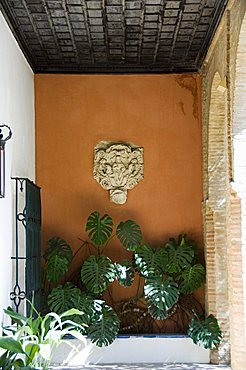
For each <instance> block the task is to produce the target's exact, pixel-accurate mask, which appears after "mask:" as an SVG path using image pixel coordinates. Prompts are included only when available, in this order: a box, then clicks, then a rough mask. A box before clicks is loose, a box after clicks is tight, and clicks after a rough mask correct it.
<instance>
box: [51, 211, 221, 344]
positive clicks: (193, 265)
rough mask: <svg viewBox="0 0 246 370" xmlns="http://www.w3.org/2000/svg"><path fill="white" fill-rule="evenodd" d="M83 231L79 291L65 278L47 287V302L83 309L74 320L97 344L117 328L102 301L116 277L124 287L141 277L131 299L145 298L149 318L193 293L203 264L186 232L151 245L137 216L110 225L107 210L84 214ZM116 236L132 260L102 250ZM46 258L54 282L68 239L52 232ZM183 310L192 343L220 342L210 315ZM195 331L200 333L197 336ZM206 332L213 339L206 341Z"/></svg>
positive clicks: (168, 312)
mask: <svg viewBox="0 0 246 370" xmlns="http://www.w3.org/2000/svg"><path fill="white" fill-rule="evenodd" d="M86 232H88V237H89V239H90V241H89V242H88V243H90V245H92V246H93V251H94V254H90V255H89V257H88V258H87V259H86V260H85V261H84V263H83V264H82V267H81V281H82V284H83V287H84V289H83V291H82V290H81V289H79V288H78V287H76V286H74V285H73V284H72V283H71V282H66V283H65V284H64V285H58V286H56V287H54V288H53V289H52V290H51V292H50V294H49V297H48V304H49V307H50V309H51V310H53V311H55V312H57V313H58V314H59V313H62V312H64V311H66V310H69V309H71V308H76V309H78V310H80V311H82V312H83V313H84V314H83V316H79V317H74V318H73V320H74V321H76V322H78V323H79V322H80V320H83V322H86V324H87V325H88V327H87V329H85V333H86V334H87V335H88V336H89V338H90V339H91V340H92V342H94V343H96V344H97V345H98V346H103V345H109V344H111V343H112V342H113V340H114V339H115V338H116V336H117V334H118V332H119V329H120V320H119V317H118V316H117V313H116V312H115V311H114V309H113V307H110V306H109V305H108V304H107V303H106V301H105V300H104V293H105V292H106V291H107V290H108V289H109V286H110V284H111V283H113V282H114V281H115V280H117V281H118V283H119V284H121V285H122V286H123V287H125V288H127V287H129V286H130V285H131V284H132V283H133V281H134V278H137V279H139V280H140V281H142V284H140V283H139V284H138V286H139V287H140V286H141V287H143V288H142V289H141V288H140V289H138V292H137V296H136V297H135V298H134V300H135V301H136V302H137V301H139V300H141V301H142V302H144V304H145V305H146V307H147V310H148V314H149V315H150V316H151V317H152V318H153V320H166V319H168V318H170V317H172V315H173V314H174V313H175V311H176V310H177V308H178V307H179V306H181V303H180V302H181V301H182V298H183V297H184V296H188V295H191V294H192V293H193V292H194V291H195V290H197V289H198V288H199V287H201V285H202V284H203V282H204V279H205V269H204V267H203V265H202V264H201V263H199V262H198V258H197V245H196V243H195V242H194V241H192V240H189V239H188V238H187V236H186V235H180V236H179V237H178V239H177V240H175V239H174V238H170V239H169V241H168V242H167V243H165V244H163V245H161V246H159V247H158V248H152V247H151V246H150V245H149V244H148V243H144V242H143V237H142V232H141V229H140V227H139V225H138V224H137V223H136V222H135V221H132V220H126V221H122V222H120V223H119V224H118V225H117V226H116V227H115V228H114V224H113V220H112V218H111V217H110V216H109V215H104V216H102V217H101V216H100V214H99V212H93V213H92V214H91V215H90V216H89V217H88V220H87V224H86ZM114 238H116V239H118V241H119V242H120V243H121V245H122V247H123V248H125V249H126V250H127V251H129V252H132V261H128V260H124V261H123V262H122V263H119V262H118V261H112V260H111V259H110V258H109V257H108V256H107V255H106V250H107V248H108V246H109V244H110V242H112V241H113V239H114ZM44 258H45V261H46V275H47V279H48V281H49V282H50V283H51V284H57V282H58V281H59V280H60V278H61V277H62V275H63V274H64V273H66V272H67V271H68V268H69V266H70V264H71V261H72V258H73V254H72V250H71V248H70V246H69V245H68V244H67V243H66V241H64V240H62V239H60V238H58V237H56V238H52V239H51V240H49V241H48V243H47V249H46V252H45V255H44ZM186 314H187V312H186ZM187 315H189V318H190V320H191V322H190V327H189V335H190V336H191V338H192V339H193V341H194V342H195V343H204V345H205V347H206V346H207V347H209V348H213V347H214V346H215V345H218V344H219V343H220V341H221V333H220V331H219V327H218V323H217V326H216V325H215V323H216V322H217V320H216V319H215V318H214V317H212V319H211V316H210V318H207V319H205V321H204V322H203V321H202V320H198V319H197V317H196V314H195V313H194V312H193V310H192V309H190V310H189V312H188V314H187ZM206 320H208V321H206ZM211 320H212V321H211ZM210 321H211V322H210ZM212 323H214V325H212ZM197 328H199V330H198V329H197ZM197 330H198V331H199V333H201V332H202V333H203V334H204V335H200V336H199V335H198V334H197ZM209 333H210V334H211V335H212V338H213V340H212V339H211V340H210V341H209V339H208V338H209V335H210V334H209Z"/></svg>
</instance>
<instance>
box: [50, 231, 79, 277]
mask: <svg viewBox="0 0 246 370" xmlns="http://www.w3.org/2000/svg"><path fill="white" fill-rule="evenodd" d="M44 258H45V260H46V274H47V280H48V281H49V282H50V283H52V284H56V283H57V282H58V281H59V280H60V278H61V277H62V276H63V275H64V274H65V273H66V272H67V271H68V269H69V266H70V263H71V261H72V258H73V253H72V250H71V247H70V246H69V244H67V242H66V241H65V240H63V239H61V238H59V237H54V238H52V239H50V240H49V241H48V242H47V247H46V251H45V255H44Z"/></svg>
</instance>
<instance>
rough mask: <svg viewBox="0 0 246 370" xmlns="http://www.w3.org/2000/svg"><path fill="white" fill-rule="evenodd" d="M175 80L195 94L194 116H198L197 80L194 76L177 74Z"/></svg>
mask: <svg viewBox="0 0 246 370" xmlns="http://www.w3.org/2000/svg"><path fill="white" fill-rule="evenodd" d="M175 81H176V82H177V83H178V84H179V86H181V87H182V88H184V89H187V90H189V91H190V92H191V95H192V96H193V116H194V117H195V118H198V92H197V88H198V87H197V80H196V77H194V76H186V75H181V76H176V77H175Z"/></svg>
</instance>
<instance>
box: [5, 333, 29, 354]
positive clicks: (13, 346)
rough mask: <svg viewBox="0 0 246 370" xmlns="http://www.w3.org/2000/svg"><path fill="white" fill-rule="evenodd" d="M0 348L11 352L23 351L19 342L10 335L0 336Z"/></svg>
mask: <svg viewBox="0 0 246 370" xmlns="http://www.w3.org/2000/svg"><path fill="white" fill-rule="evenodd" d="M0 348H2V349H6V350H7V351H10V352H13V353H22V354H24V353H25V352H24V351H23V349H22V346H21V343H20V342H19V341H18V340H15V339H14V338H11V337H0Z"/></svg>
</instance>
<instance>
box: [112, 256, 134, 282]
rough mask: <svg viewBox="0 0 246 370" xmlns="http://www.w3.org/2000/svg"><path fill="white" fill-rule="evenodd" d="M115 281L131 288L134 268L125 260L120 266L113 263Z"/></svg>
mask: <svg viewBox="0 0 246 370" xmlns="http://www.w3.org/2000/svg"><path fill="white" fill-rule="evenodd" d="M114 266H115V272H116V279H117V280H118V282H119V283H120V285H122V286H124V287H128V286H131V285H132V283H133V280H134V275H135V272H134V268H133V266H132V264H131V262H130V261H128V260H125V261H123V263H122V264H120V263H118V262H115V264H114Z"/></svg>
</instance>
